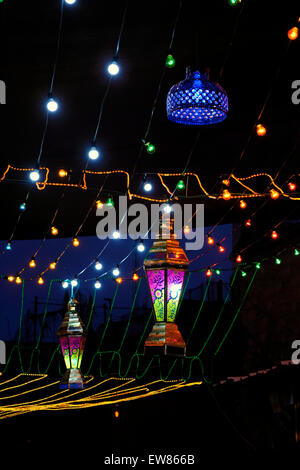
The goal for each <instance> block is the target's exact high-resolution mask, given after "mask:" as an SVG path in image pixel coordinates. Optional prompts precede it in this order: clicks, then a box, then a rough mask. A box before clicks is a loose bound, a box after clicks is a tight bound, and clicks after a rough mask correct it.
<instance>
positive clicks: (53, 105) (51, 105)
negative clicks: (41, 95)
mask: <svg viewBox="0 0 300 470" xmlns="http://www.w3.org/2000/svg"><path fill="white" fill-rule="evenodd" d="M47 109H48V111H50V113H55V112H56V111H57V110H58V103H57V101H55V100H54V99H53V98H49V99H48V101H47Z"/></svg>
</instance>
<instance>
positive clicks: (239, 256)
mask: <svg viewBox="0 0 300 470" xmlns="http://www.w3.org/2000/svg"><path fill="white" fill-rule="evenodd" d="M235 261H236V262H237V263H241V262H242V257H241V255H237V257H236V259H235Z"/></svg>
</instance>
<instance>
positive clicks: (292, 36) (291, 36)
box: [288, 26, 299, 41]
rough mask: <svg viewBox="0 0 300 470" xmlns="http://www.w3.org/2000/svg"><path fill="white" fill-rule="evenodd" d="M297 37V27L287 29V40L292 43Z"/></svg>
mask: <svg viewBox="0 0 300 470" xmlns="http://www.w3.org/2000/svg"><path fill="white" fill-rule="evenodd" d="M298 35H299V29H298V28H297V26H294V28H291V29H289V31H288V38H289V39H290V40H291V41H294V40H295V39H297V37H298Z"/></svg>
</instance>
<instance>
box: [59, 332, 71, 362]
mask: <svg viewBox="0 0 300 470" xmlns="http://www.w3.org/2000/svg"><path fill="white" fill-rule="evenodd" d="M59 342H60V346H61V350H62V354H63V358H64V361H65V364H66V368H67V369H70V355H69V342H68V338H67V337H66V336H65V337H60V338H59Z"/></svg>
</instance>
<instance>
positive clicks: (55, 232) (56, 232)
mask: <svg viewBox="0 0 300 470" xmlns="http://www.w3.org/2000/svg"><path fill="white" fill-rule="evenodd" d="M51 233H52V235H57V234H58V229H57V228H56V227H54V226H53V227H51Z"/></svg>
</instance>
